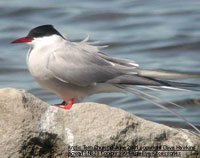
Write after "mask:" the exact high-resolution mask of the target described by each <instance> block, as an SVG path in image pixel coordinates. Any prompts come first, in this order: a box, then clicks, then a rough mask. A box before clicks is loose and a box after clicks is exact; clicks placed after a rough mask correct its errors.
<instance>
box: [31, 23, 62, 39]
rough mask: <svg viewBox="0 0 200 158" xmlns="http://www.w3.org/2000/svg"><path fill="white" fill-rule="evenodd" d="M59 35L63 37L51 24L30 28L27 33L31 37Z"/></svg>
mask: <svg viewBox="0 0 200 158" xmlns="http://www.w3.org/2000/svg"><path fill="white" fill-rule="evenodd" d="M55 34H56V35H59V36H61V37H62V38H64V37H63V36H62V35H61V34H60V33H59V32H58V31H57V30H56V29H54V27H53V26H52V25H42V26H38V27H36V28H34V29H32V30H31V31H30V32H29V34H28V36H27V37H28V38H30V39H33V38H34V37H36V38H37V37H44V36H51V35H55Z"/></svg>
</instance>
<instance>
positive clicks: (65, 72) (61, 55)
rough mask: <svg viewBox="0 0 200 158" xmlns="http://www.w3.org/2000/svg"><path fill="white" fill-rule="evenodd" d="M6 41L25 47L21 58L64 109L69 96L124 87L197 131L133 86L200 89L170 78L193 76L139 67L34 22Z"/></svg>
mask: <svg viewBox="0 0 200 158" xmlns="http://www.w3.org/2000/svg"><path fill="white" fill-rule="evenodd" d="M12 43H27V44H28V45H29V51H28V54H27V58H26V62H27V65H28V69H29V71H30V73H31V75H32V76H33V77H34V79H35V80H36V81H37V82H38V83H39V85H40V86H41V87H42V88H44V89H47V90H49V91H51V92H53V93H54V94H56V95H57V96H59V97H60V98H62V99H63V102H62V103H61V104H56V105H58V106H59V107H61V108H63V109H70V108H71V107H72V105H73V104H74V101H75V100H80V99H82V98H84V97H86V96H89V95H92V94H95V93H105V92H124V91H128V92H131V93H134V94H136V95H137V96H139V97H141V98H142V99H144V100H146V101H149V102H151V103H153V104H154V105H156V106H159V107H161V108H163V109H165V110H167V111H169V112H171V113H173V114H174V115H175V116H177V117H179V118H181V119H182V120H184V121H185V122H186V123H187V124H188V125H190V126H191V127H193V128H194V129H195V130H196V131H197V132H198V133H200V130H199V129H198V128H197V127H196V126H194V125H193V124H192V123H190V122H189V121H188V120H186V119H185V118H184V117H183V116H181V115H179V114H178V113H176V112H175V111H172V110H171V109H169V108H167V107H165V106H163V105H162V104H159V103H156V102H154V101H153V100H151V99H152V98H154V99H158V100H161V98H158V97H156V96H153V95H151V94H148V93H146V92H144V91H141V90H139V89H136V88H134V86H140V87H143V88H146V89H150V90H157V89H156V88H167V89H177V90H196V89H198V88H199V87H200V86H199V85H198V84H191V83H182V82H177V81H171V80H173V79H180V78H194V77H200V75H199V74H194V73H183V72H175V71H167V70H150V69H142V68H140V66H139V65H138V64H137V63H136V62H135V61H132V60H129V59H122V58H117V57H111V56H108V55H106V54H104V53H102V52H101V50H102V49H103V48H105V47H107V46H97V45H95V43H92V42H89V37H87V38H86V39H84V40H82V41H80V42H71V41H69V40H67V38H65V37H64V36H63V35H61V34H60V33H59V32H58V31H57V30H56V29H55V28H54V26H53V25H50V24H46V25H41V26H37V27H35V28H33V29H32V30H30V32H29V33H28V35H27V36H25V37H22V38H19V39H17V40H14V41H13V42H12ZM149 98H151V99H149ZM168 103H170V104H173V105H175V106H178V107H180V105H177V104H175V103H173V102H169V101H168Z"/></svg>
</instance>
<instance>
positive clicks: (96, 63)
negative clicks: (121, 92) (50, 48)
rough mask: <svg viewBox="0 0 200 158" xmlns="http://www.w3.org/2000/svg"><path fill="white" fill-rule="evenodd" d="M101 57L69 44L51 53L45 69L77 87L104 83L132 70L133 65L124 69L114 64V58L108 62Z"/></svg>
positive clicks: (123, 66) (122, 66)
mask: <svg viewBox="0 0 200 158" xmlns="http://www.w3.org/2000/svg"><path fill="white" fill-rule="evenodd" d="M99 54H100V53H99ZM102 55H103V54H101V55H98V54H97V53H92V52H88V51H86V50H84V49H81V48H80V47H77V46H76V45H73V44H71V45H69V46H66V47H64V49H63V47H62V48H58V49H56V50H55V51H54V52H53V53H51V55H50V56H49V59H48V64H47V68H48V69H49V70H50V71H51V72H52V73H53V75H54V76H55V77H56V78H57V79H59V80H62V81H64V82H68V83H73V84H76V85H79V86H88V85H91V84H95V83H101V82H106V81H108V80H111V79H114V78H116V77H118V76H121V75H123V74H124V73H125V72H127V73H128V72H129V70H130V69H133V65H132V66H131V67H126V66H125V65H123V64H121V65H120V64H118V63H117V61H116V63H114V58H111V57H108V58H109V60H106V56H105V55H103V56H104V57H102ZM116 60H119V59H116ZM119 61H121V60H119ZM119 61H118V62H119ZM121 62H122V61H121ZM125 63H126V62H125V61H124V64H125Z"/></svg>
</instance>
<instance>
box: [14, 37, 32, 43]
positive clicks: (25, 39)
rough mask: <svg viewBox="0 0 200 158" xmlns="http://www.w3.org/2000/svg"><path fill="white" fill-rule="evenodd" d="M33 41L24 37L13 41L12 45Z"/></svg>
mask: <svg viewBox="0 0 200 158" xmlns="http://www.w3.org/2000/svg"><path fill="white" fill-rule="evenodd" d="M31 41H32V39H30V38H28V37H22V38H19V39H17V40H14V41H12V42H11V43H27V42H31Z"/></svg>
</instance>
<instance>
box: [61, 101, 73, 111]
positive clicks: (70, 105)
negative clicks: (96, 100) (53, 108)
mask: <svg viewBox="0 0 200 158" xmlns="http://www.w3.org/2000/svg"><path fill="white" fill-rule="evenodd" d="M73 104H74V99H71V100H70V101H69V102H68V104H67V105H66V104H65V105H64V106H60V108H62V109H70V108H71V107H72V105H73Z"/></svg>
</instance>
